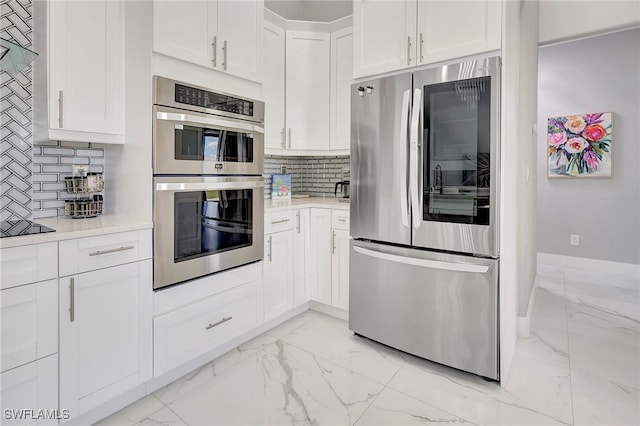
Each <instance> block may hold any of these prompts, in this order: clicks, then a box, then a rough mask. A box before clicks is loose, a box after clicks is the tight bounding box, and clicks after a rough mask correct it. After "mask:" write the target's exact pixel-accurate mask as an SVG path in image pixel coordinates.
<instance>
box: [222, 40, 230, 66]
mask: <svg viewBox="0 0 640 426" xmlns="http://www.w3.org/2000/svg"><path fill="white" fill-rule="evenodd" d="M222 50H223V51H224V54H223V56H222V60H223V61H224V62H222V69H224V70H225V71H226V70H227V51H228V50H229V49H228V47H227V40H225V41H224V42H223V43H222Z"/></svg>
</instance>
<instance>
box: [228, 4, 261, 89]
mask: <svg viewBox="0 0 640 426" xmlns="http://www.w3.org/2000/svg"><path fill="white" fill-rule="evenodd" d="M263 22H264V2H263V1H261V0H252V1H229V0H219V1H218V43H219V48H220V49H221V50H220V51H219V52H221V53H222V58H220V59H221V61H222V62H221V63H220V66H219V68H220V67H221V68H222V70H223V71H226V72H228V73H230V74H233V75H235V76H238V77H242V78H246V79H248V80H252V81H257V82H262V64H263V50H262V44H263V37H262V35H263V33H262V31H263V28H264V24H263Z"/></svg>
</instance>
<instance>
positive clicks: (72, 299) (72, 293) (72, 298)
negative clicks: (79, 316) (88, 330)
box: [69, 278, 76, 322]
mask: <svg viewBox="0 0 640 426" xmlns="http://www.w3.org/2000/svg"><path fill="white" fill-rule="evenodd" d="M75 305H76V280H75V278H71V282H70V283H69V321H70V322H73V321H75V319H76V306H75Z"/></svg>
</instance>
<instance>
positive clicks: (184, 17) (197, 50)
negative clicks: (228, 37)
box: [153, 0, 218, 67]
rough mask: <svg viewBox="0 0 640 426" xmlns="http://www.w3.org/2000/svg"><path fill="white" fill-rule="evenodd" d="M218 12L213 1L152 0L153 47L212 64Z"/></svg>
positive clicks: (201, 62)
mask: <svg viewBox="0 0 640 426" xmlns="http://www.w3.org/2000/svg"><path fill="white" fill-rule="evenodd" d="M217 12H218V8H217V5H216V2H215V1H214V2H210V1H162V0H160V1H154V2H153V50H155V51H156V52H160V53H164V54H165V55H168V56H172V57H174V58H179V59H183V60H185V61H188V62H193V63H194V64H198V65H202V66H203V67H212V66H214V64H213V62H214V61H213V59H214V54H215V51H214V49H215V45H214V37H215V36H216V34H217V32H218V28H217V23H218V18H217ZM186 28H188V29H189V30H188V31H185V29H186Z"/></svg>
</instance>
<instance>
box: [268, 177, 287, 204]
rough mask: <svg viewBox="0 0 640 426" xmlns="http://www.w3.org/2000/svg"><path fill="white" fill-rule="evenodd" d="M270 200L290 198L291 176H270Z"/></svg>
mask: <svg viewBox="0 0 640 426" xmlns="http://www.w3.org/2000/svg"><path fill="white" fill-rule="evenodd" d="M271 198H278V199H283V198H284V199H287V198H291V175H272V176H271Z"/></svg>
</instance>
